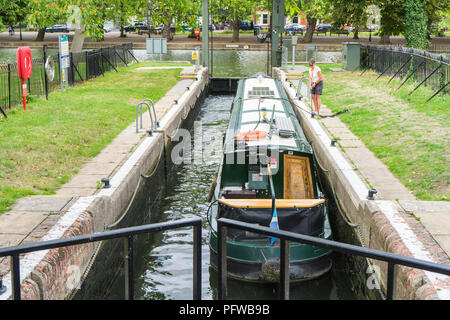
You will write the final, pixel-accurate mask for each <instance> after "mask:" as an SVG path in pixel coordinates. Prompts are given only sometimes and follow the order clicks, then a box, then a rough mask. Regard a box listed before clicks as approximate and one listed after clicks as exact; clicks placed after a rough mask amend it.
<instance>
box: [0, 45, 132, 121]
mask: <svg viewBox="0 0 450 320" xmlns="http://www.w3.org/2000/svg"><path fill="white" fill-rule="evenodd" d="M42 50H43V52H44V54H43V58H40V59H33V73H32V76H31V78H30V79H28V80H26V84H27V91H28V95H32V96H43V95H46V96H47V97H48V93H49V92H51V91H53V90H55V89H59V88H61V81H60V79H61V78H60V69H59V54H56V55H52V56H47V49H46V46H44V47H43V49H42ZM132 50H133V44H132V43H125V44H123V45H114V46H110V47H105V48H100V49H95V50H86V51H83V52H80V53H70V67H69V69H68V74H67V77H68V82H69V85H74V84H76V83H81V82H83V81H85V80H89V79H92V78H95V77H98V76H100V75H103V74H104V73H105V72H108V71H111V70H115V71H117V67H118V66H121V65H128V64H129V63H131V61H132V60H136V58H135V57H134V55H133V53H132ZM48 57H50V59H51V60H52V61H53V65H54V78H53V80H52V79H50V78H49V76H48V75H47V74H46V72H45V63H46V61H47V58H48ZM136 61H137V60H136ZM21 102H22V86H21V80H20V79H19V76H18V74H17V63H5V64H2V63H0V115H2V114H3V112H4V114H3V116H6V111H7V110H10V109H11V108H13V107H14V106H16V105H18V104H19V103H21ZM2 111H3V112H2Z"/></svg>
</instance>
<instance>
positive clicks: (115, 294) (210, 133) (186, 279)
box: [78, 95, 357, 300]
mask: <svg viewBox="0 0 450 320" xmlns="http://www.w3.org/2000/svg"><path fill="white" fill-rule="evenodd" d="M232 100H233V96H230V95H220V96H208V97H206V98H205V99H204V101H203V102H202V103H201V105H200V106H199V111H198V114H197V115H196V116H195V119H193V120H194V121H195V122H194V125H193V128H191V134H192V137H193V140H197V141H199V138H200V136H199V135H201V138H202V143H203V148H205V149H208V150H209V152H208V156H207V157H204V159H203V160H202V161H199V158H198V157H197V159H196V160H195V159H194V160H195V161H193V163H191V164H189V163H187V164H181V165H174V166H173V167H172V168H171V170H170V172H169V173H168V177H167V182H166V187H165V189H164V190H163V191H162V192H160V193H158V194H157V195H156V196H153V195H152V196H149V198H152V199H151V201H148V199H145V198H143V199H141V201H143V202H145V203H146V205H145V206H144V207H141V209H139V210H140V211H136V212H134V213H131V215H135V218H134V219H133V218H132V220H134V221H135V222H134V223H136V222H138V221H142V220H144V221H145V222H146V223H156V222H164V221H174V220H178V219H186V218H193V217H201V218H203V220H204V224H203V230H202V299H205V300H210V299H216V298H217V282H216V281H217V274H216V272H215V271H214V270H212V269H211V268H210V263H209V258H210V256H209V246H208V238H209V237H208V232H209V228H208V223H207V222H206V221H207V219H206V213H207V208H208V203H207V200H206V197H207V194H208V192H209V190H210V186H211V182H212V180H213V177H214V176H215V174H216V171H217V167H218V165H219V162H220V157H221V145H222V139H223V135H224V133H225V131H226V128H227V125H228V121H229V114H230V107H231V103H232ZM194 128H195V130H194ZM199 128H201V129H199ZM193 148H198V146H193ZM193 150H194V149H193ZM194 162H195V163H194ZM151 184H154V182H151ZM144 189H145V188H144ZM141 211H142V212H141ZM131 225H133V224H131ZM136 245H137V249H136V253H135V261H134V263H135V266H134V271H135V279H134V280H135V282H134V283H135V297H136V299H144V300H147V299H164V300H167V299H177V300H179V299H181V300H184V299H192V284H193V282H192V281H193V268H192V266H193V264H192V261H193V260H192V259H193V255H192V252H193V232H192V228H182V229H177V230H169V231H164V232H158V233H155V234H152V235H150V236H140V237H138V238H137V240H136ZM121 259H123V258H121ZM112 279H113V280H112V281H111V284H110V285H109V286H107V289H106V290H105V292H103V293H100V292H98V291H96V293H95V295H93V294H92V293H87V292H86V293H85V294H84V295H83V296H79V297H78V298H80V299H93V298H101V299H123V298H124V290H125V288H124V273H123V266H121V267H120V271H119V272H118V273H116V274H115V275H114V277H113V278H112ZM350 283H351V281H350V279H349V278H348V270H347V266H346V263H345V260H343V259H342V257H340V256H338V255H335V256H334V261H333V268H332V270H331V271H330V272H329V273H328V274H326V275H325V276H323V277H321V278H319V279H316V280H312V281H307V282H304V283H301V284H298V285H293V286H292V287H291V294H290V297H291V299H333V300H336V299H357V295H356V294H355V293H354V292H353V290H352V285H351V284H350ZM103 285H104V283H103ZM277 287H278V286H277V285H261V284H258V285H257V284H249V283H243V282H240V281H235V280H229V284H228V298H229V299H278V288H277ZM94 291H95V290H94ZM91 292H93V291H92V290H91Z"/></svg>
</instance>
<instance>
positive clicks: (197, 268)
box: [192, 223, 202, 300]
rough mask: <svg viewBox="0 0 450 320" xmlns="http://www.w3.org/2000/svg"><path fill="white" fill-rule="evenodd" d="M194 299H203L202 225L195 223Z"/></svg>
mask: <svg viewBox="0 0 450 320" xmlns="http://www.w3.org/2000/svg"><path fill="white" fill-rule="evenodd" d="M193 232H194V248H193V251H194V252H193V256H194V262H193V282H194V283H193V286H192V288H193V293H192V295H193V300H201V299H202V281H201V279H202V225H201V223H198V224H197V225H194V231H193Z"/></svg>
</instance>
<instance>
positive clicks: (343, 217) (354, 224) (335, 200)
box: [310, 141, 366, 247]
mask: <svg viewBox="0 0 450 320" xmlns="http://www.w3.org/2000/svg"><path fill="white" fill-rule="evenodd" d="M310 143H311V147H312V149H313V155H314V156H313V159H314V162H315V163H316V164H317V165H318V166H319V168H320V169H321V170H322V171H323V172H325V173H326V177H327V180H328V183H329V185H330V186H331V193H332V194H333V198H334V202H335V203H336V207H337V209H338V212H339V214H340V215H341V217H342V219H343V220H344V222H345V223H346V224H347V225H348V226H349V227H351V228H354V229H355V230H356V233H357V234H358V237H359V241H360V242H361V244H362V246H363V247H366V244H365V241H364V237H363V235H362V233H361V226H360V225H359V224H356V223H352V222H350V221H349V219H347V217H346V215H345V214H344V212H343V211H342V209H341V202H340V201H339V199H338V198H337V196H336V192H335V190H334V186H333V183H332V181H331V179H330V177H329V173H330V170H328V169H325V168H324V167H323V166H322V165H321V164H320V162H319V161H318V160H317V158H316V152H315V150H314V143H313V142H312V141H311V142H310ZM319 184H320V185H321V189H322V190H324V189H323V186H322V184H321V183H320V179H319Z"/></svg>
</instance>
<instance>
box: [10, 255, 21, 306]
mask: <svg viewBox="0 0 450 320" xmlns="http://www.w3.org/2000/svg"><path fill="white" fill-rule="evenodd" d="M11 269H12V272H11V288H12V297H13V299H14V300H21V294H20V287H21V286H20V258H19V254H13V255H12V256H11Z"/></svg>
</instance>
